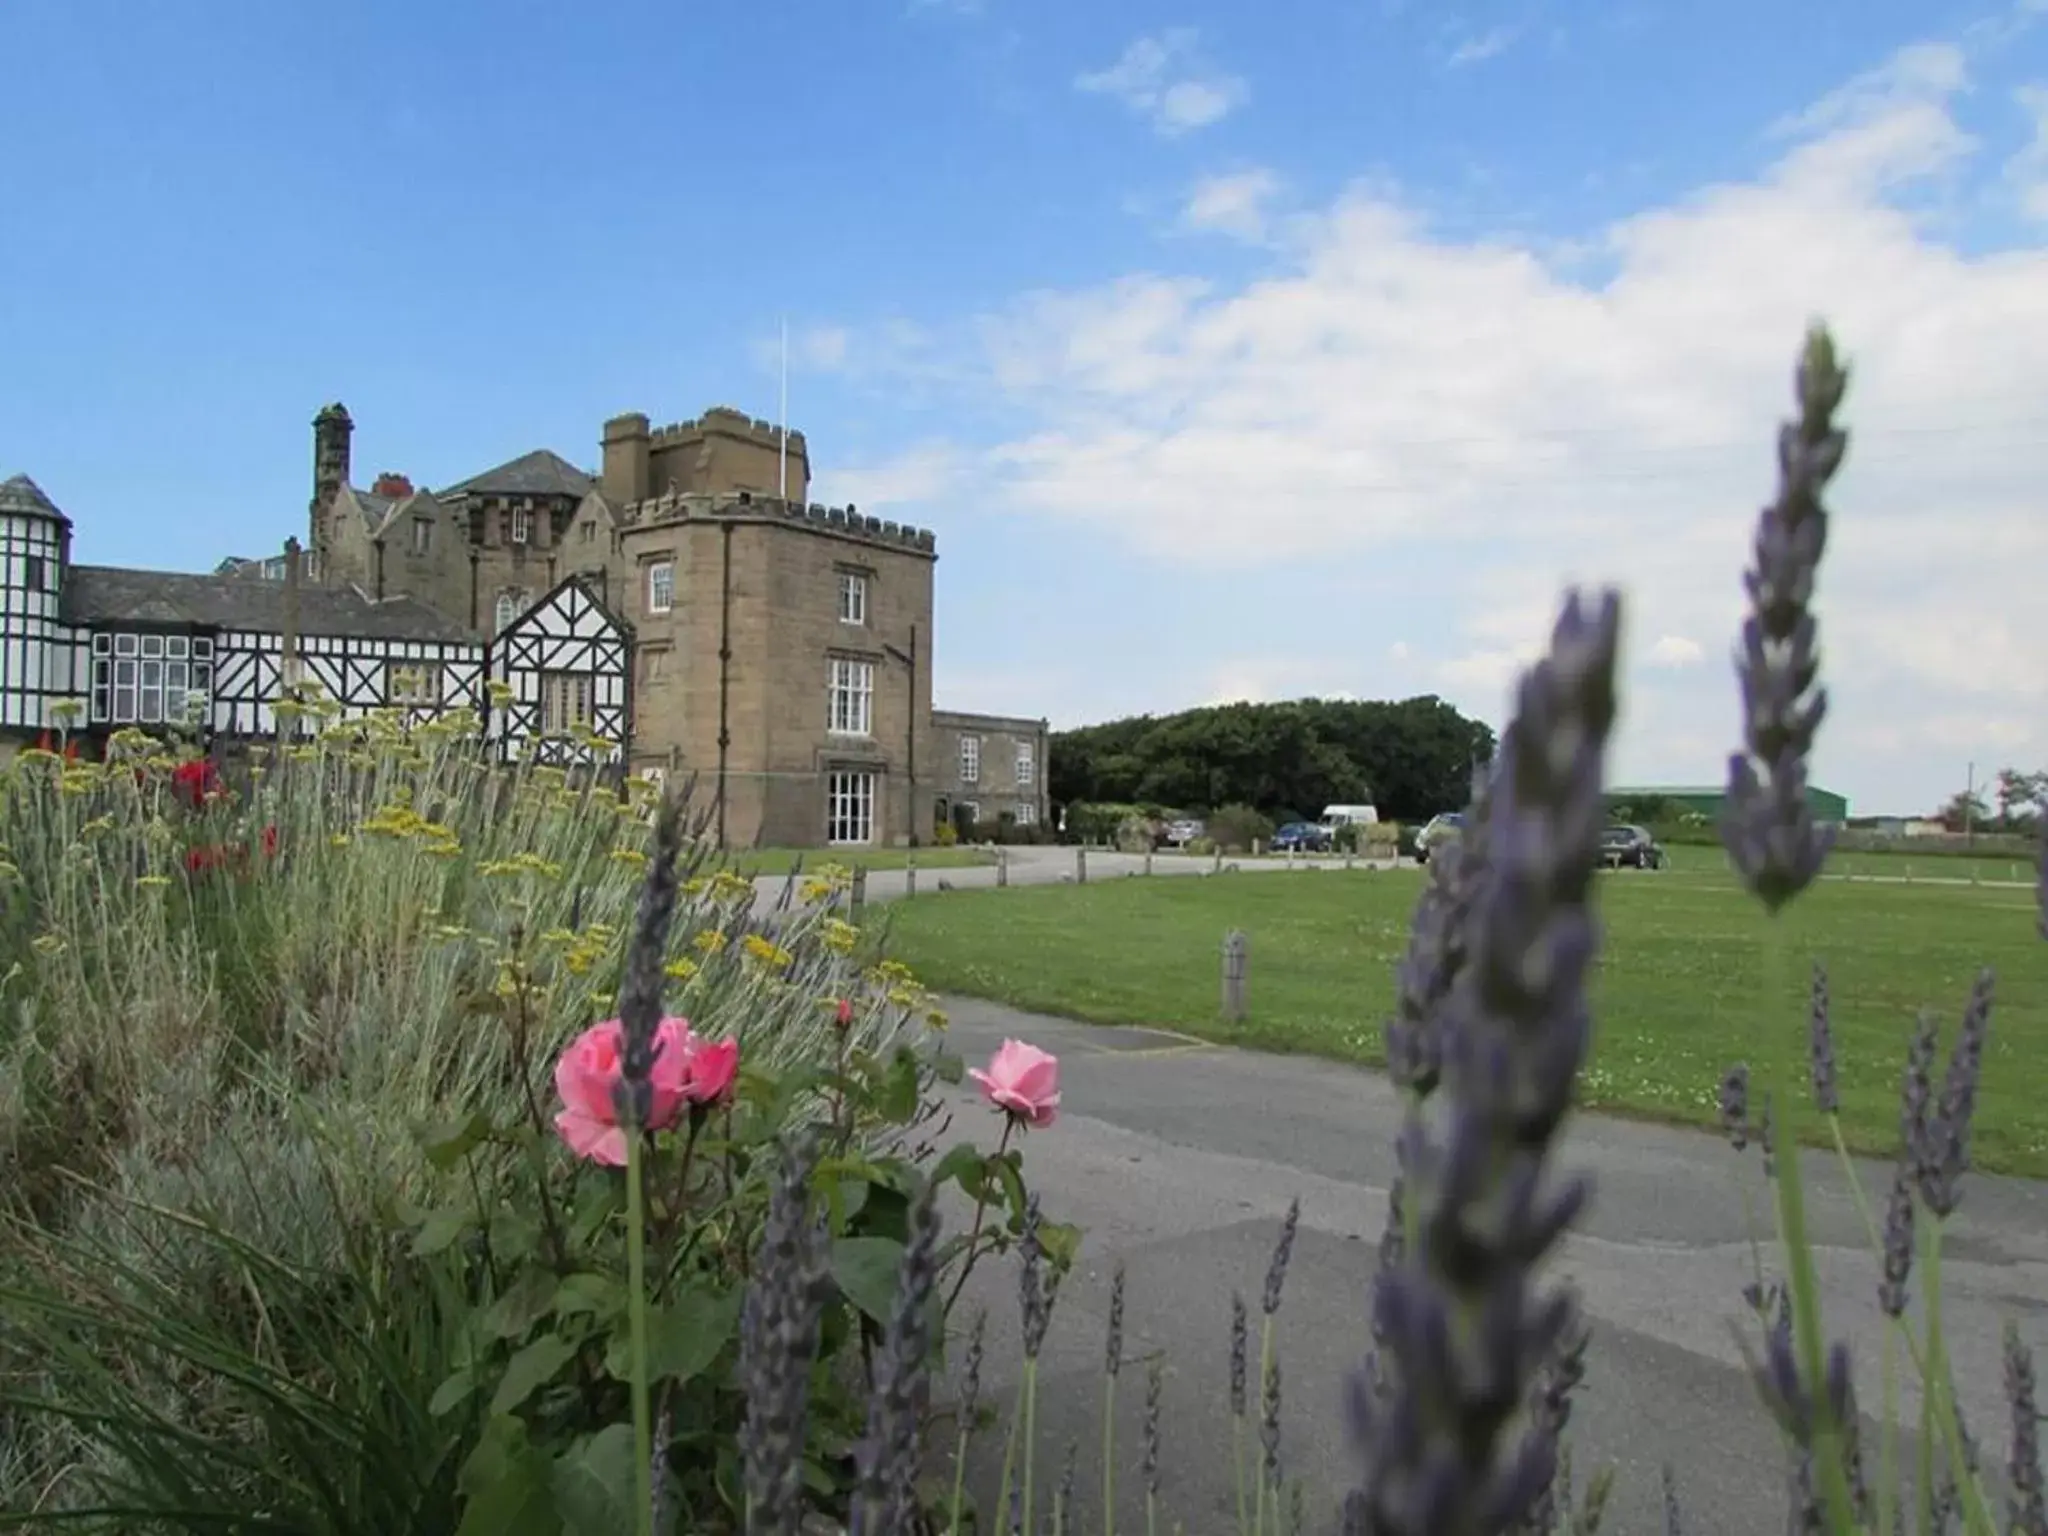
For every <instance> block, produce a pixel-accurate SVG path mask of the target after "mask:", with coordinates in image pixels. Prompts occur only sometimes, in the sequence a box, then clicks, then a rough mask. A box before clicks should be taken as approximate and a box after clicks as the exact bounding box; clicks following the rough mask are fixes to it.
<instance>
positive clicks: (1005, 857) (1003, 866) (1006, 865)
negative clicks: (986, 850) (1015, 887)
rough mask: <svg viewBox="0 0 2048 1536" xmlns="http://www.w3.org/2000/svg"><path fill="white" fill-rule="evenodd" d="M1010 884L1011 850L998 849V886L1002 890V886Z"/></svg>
mask: <svg viewBox="0 0 2048 1536" xmlns="http://www.w3.org/2000/svg"><path fill="white" fill-rule="evenodd" d="M1009 883H1010V850H1009V849H1007V848H998V849H997V850H996V885H997V887H998V888H1000V887H1002V886H1006V885H1008V884H1009Z"/></svg>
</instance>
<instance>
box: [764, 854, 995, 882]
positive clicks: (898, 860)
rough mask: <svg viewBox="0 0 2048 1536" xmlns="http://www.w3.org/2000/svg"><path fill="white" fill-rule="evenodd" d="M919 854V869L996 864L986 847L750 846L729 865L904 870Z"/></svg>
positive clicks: (776, 869) (776, 871) (771, 870)
mask: <svg viewBox="0 0 2048 1536" xmlns="http://www.w3.org/2000/svg"><path fill="white" fill-rule="evenodd" d="M912 853H915V854H916V855H917V867H918V868H919V869H970V868H972V867H973V866H975V865H977V864H993V863H995V861H996V856H995V855H994V854H993V853H991V852H989V851H988V850H986V849H983V848H917V849H910V848H747V849H742V850H740V851H738V852H735V853H733V854H732V855H731V856H730V857H729V858H728V859H727V860H726V867H727V868H729V869H731V870H732V872H733V873H734V874H737V875H747V876H750V877H751V876H757V875H786V874H788V873H789V872H790V871H791V870H792V869H794V868H795V867H796V864H797V861H798V860H799V859H801V860H802V861H803V866H804V868H805V869H807V870H815V869H817V868H818V867H819V866H820V865H823V864H841V865H844V866H845V867H846V868H848V869H856V868H862V869H901V868H903V866H904V865H905V864H906V863H908V862H909V860H910V856H911V854H912Z"/></svg>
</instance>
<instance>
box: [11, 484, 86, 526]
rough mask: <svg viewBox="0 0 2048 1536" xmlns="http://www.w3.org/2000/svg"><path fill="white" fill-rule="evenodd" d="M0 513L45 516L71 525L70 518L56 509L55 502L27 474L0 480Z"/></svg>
mask: <svg viewBox="0 0 2048 1536" xmlns="http://www.w3.org/2000/svg"><path fill="white" fill-rule="evenodd" d="M0 514H5V515H12V516H15V517H47V518H51V519H53V520H55V521H57V522H60V523H62V524H63V525H64V526H65V527H66V528H69V527H70V526H71V519H70V518H68V517H66V516H65V515H64V514H63V513H62V512H59V511H58V510H57V503H55V502H54V501H52V500H50V498H49V497H47V496H45V495H44V494H43V488H42V487H41V486H40V485H37V484H36V483H35V481H33V480H31V479H29V477H28V476H27V475H16V476H14V477H13V478H12V479H10V480H6V481H0Z"/></svg>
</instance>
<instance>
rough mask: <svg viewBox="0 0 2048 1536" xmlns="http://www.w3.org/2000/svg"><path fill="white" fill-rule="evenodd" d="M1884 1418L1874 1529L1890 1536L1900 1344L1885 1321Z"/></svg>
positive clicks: (1880, 1427)
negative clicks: (1875, 1525)
mask: <svg viewBox="0 0 2048 1536" xmlns="http://www.w3.org/2000/svg"><path fill="white" fill-rule="evenodd" d="M1882 1358H1883V1361H1884V1364H1883V1373H1884V1374H1883V1380H1884V1418H1883V1420H1882V1422H1880V1423H1879V1425H1878V1438H1877V1529H1878V1532H1879V1536H1891V1533H1892V1532H1893V1531H1895V1530H1897V1529H1898V1527H1897V1525H1896V1523H1895V1522H1894V1520H1893V1515H1892V1500H1893V1499H1895V1498H1897V1497H1898V1492H1899V1423H1898V1411H1899V1341H1898V1331H1897V1330H1896V1329H1895V1328H1893V1327H1892V1324H1891V1319H1889V1318H1887V1319H1886V1320H1885V1330H1884V1344H1883V1356H1882Z"/></svg>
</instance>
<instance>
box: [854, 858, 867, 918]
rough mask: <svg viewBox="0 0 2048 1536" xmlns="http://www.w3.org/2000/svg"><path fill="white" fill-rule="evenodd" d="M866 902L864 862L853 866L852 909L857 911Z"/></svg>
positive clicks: (865, 869) (865, 868) (865, 870)
mask: <svg viewBox="0 0 2048 1536" xmlns="http://www.w3.org/2000/svg"><path fill="white" fill-rule="evenodd" d="M867 904H868V867H867V865H865V864H856V865H854V866H853V910H854V911H856V912H858V911H860V910H861V909H862V908H863V907H865V906H866V905H867Z"/></svg>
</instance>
